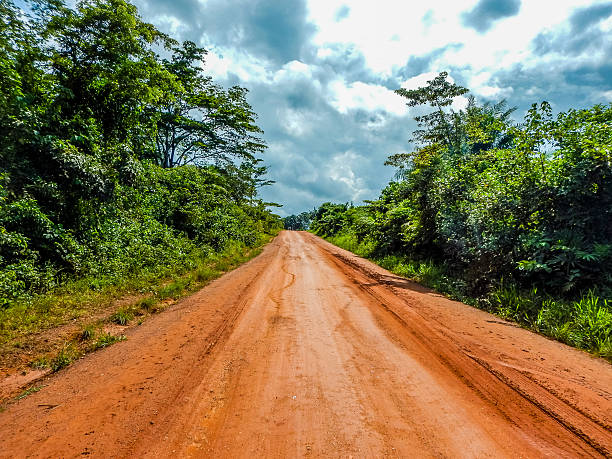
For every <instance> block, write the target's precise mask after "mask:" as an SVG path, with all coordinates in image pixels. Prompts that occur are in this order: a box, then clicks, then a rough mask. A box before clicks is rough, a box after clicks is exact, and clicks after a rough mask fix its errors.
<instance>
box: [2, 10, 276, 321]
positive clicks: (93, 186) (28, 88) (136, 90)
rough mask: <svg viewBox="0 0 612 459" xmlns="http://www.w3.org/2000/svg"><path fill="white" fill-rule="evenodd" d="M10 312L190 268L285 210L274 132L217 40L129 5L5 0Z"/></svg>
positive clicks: (251, 235) (254, 236) (268, 228)
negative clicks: (265, 196) (219, 53)
mask: <svg viewBox="0 0 612 459" xmlns="http://www.w3.org/2000/svg"><path fill="white" fill-rule="evenodd" d="M0 16H2V21H0V126H1V127H2V129H0V158H1V163H2V169H1V170H0V310H1V309H3V308H4V310H5V311H4V312H3V313H2V315H3V317H7V314H8V315H10V311H11V308H13V307H15V305H16V304H20V307H21V308H22V307H23V304H24V302H25V303H27V302H28V301H30V299H31V298H33V297H35V296H37V295H38V296H39V295H40V294H43V293H45V292H52V291H54V290H56V289H58V288H60V287H62V286H64V287H65V285H66V284H67V283H70V282H76V281H78V282H80V283H81V284H83V283H85V284H86V286H87V288H90V289H102V288H104V287H105V286H108V285H118V284H121V283H123V282H126V279H133V278H136V277H143V276H144V277H146V278H147V279H155V278H161V277H163V276H168V275H170V274H171V273H172V272H179V273H180V272H184V271H185V270H186V269H189V268H193V267H196V266H198V264H199V262H200V261H201V260H202V259H204V258H206V257H209V256H211V255H213V254H215V253H218V252H221V251H223V250H224V249H226V248H227V247H229V246H232V247H236V246H237V245H238V246H254V245H257V244H258V243H259V242H260V241H261V240H262V237H264V235H265V233H270V232H274V231H275V230H276V229H277V228H278V227H279V226H280V221H279V220H278V219H277V217H275V216H274V215H272V214H271V213H270V212H269V211H268V210H266V205H265V203H263V202H262V201H261V200H260V199H258V198H257V189H258V187H260V186H261V185H265V184H267V183H269V182H267V181H265V180H264V179H263V175H264V174H265V172H266V168H265V167H263V166H261V165H260V161H261V159H260V158H259V156H260V154H261V153H262V152H263V151H264V149H265V143H264V142H263V141H262V139H261V138H260V134H261V130H260V129H259V128H258V127H257V125H256V124H255V121H256V115H255V113H254V112H253V111H252V109H251V107H250V106H249V104H248V103H247V101H246V90H245V89H243V88H241V87H232V88H229V89H224V88H222V87H220V86H218V85H217V84H215V83H214V82H213V81H212V80H211V78H210V77H207V76H206V75H205V74H204V70H203V67H204V59H205V55H206V51H205V50H204V49H202V48H199V47H197V46H196V45H195V44H194V43H191V42H185V43H182V44H181V43H178V42H176V41H175V40H173V39H172V38H170V37H168V36H167V35H164V34H163V33H161V32H160V31H158V30H156V29H155V27H153V26H152V25H151V24H147V23H145V22H143V21H142V20H141V19H140V17H139V15H138V12H137V10H136V8H135V7H134V6H133V5H131V4H130V3H128V2H126V1H124V0H84V1H81V2H79V3H78V4H77V6H76V8H75V9H71V8H69V7H67V6H65V4H64V3H63V2H62V1H61V0H40V1H36V2H32V3H30V4H29V9H28V12H25V11H24V10H22V9H20V8H18V7H16V6H15V5H14V4H13V3H12V2H11V1H10V0H0Z"/></svg>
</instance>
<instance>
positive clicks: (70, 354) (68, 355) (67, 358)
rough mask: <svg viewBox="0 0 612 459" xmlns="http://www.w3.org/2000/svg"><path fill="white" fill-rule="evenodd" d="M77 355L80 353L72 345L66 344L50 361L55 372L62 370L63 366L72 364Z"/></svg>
mask: <svg viewBox="0 0 612 459" xmlns="http://www.w3.org/2000/svg"><path fill="white" fill-rule="evenodd" d="M77 357H78V355H77V353H76V351H75V350H74V348H73V347H72V346H70V345H64V347H62V349H60V351H59V352H58V354H57V355H56V356H55V358H53V359H52V360H51V362H50V363H49V366H50V367H51V371H53V372H54V373H55V372H57V371H60V370H61V369H62V368H65V367H67V366H68V365H70V364H71V363H72V362H73V361H74V360H75V359H76V358H77Z"/></svg>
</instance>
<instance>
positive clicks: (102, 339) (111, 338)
mask: <svg viewBox="0 0 612 459" xmlns="http://www.w3.org/2000/svg"><path fill="white" fill-rule="evenodd" d="M126 339H127V338H126V337H125V335H112V334H110V333H102V334H100V335H99V336H98V339H96V341H95V342H94V343H93V346H92V347H91V350H92V351H96V350H98V349H104V348H105V347H108V346H110V345H111V344H115V343H118V342H119V341H125V340H126Z"/></svg>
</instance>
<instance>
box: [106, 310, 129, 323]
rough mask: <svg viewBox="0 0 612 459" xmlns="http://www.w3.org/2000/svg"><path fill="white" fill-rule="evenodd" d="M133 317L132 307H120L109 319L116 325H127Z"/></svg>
mask: <svg viewBox="0 0 612 459" xmlns="http://www.w3.org/2000/svg"><path fill="white" fill-rule="evenodd" d="M133 318H134V311H133V310H132V308H121V309H118V310H117V311H115V313H114V314H113V315H111V316H110V321H111V322H113V323H116V324H117V325H127V324H128V323H129V322H130V320H132V319H133Z"/></svg>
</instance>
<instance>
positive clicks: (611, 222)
mask: <svg viewBox="0 0 612 459" xmlns="http://www.w3.org/2000/svg"><path fill="white" fill-rule="evenodd" d="M396 92H397V93H398V94H399V95H400V96H402V97H405V98H406V99H407V100H408V102H407V103H408V105H409V106H420V105H427V106H429V107H430V108H431V109H433V110H431V112H430V113H429V114H425V115H422V116H419V117H417V118H416V121H417V123H418V125H419V130H417V131H416V132H415V134H414V142H415V144H416V148H415V150H414V151H412V152H410V153H400V154H395V155H392V156H390V157H389V159H388V161H387V164H389V165H392V166H395V167H396V168H397V176H396V180H395V181H393V182H391V183H390V184H389V185H388V186H387V187H386V188H385V189H384V190H382V193H381V195H380V197H379V198H378V199H377V200H376V201H372V202H368V203H367V204H366V205H364V206H359V207H353V206H350V205H345V204H331V203H326V204H323V205H322V206H321V207H320V208H319V209H318V210H317V211H316V213H315V215H314V219H313V222H312V225H311V230H312V231H314V232H316V233H317V234H320V235H323V236H326V237H328V238H331V240H332V241H333V242H336V243H338V244H339V245H342V246H344V247H345V248H349V249H350V250H353V251H355V252H357V253H359V254H360V255H364V256H367V257H371V258H373V259H375V260H377V261H378V262H380V263H381V264H382V265H383V266H384V267H386V268H389V269H392V270H394V271H396V272H398V273H399V274H403V275H407V276H408V277H412V278H416V279H417V280H420V281H422V282H424V283H427V284H429V285H430V286H433V287H435V288H437V289H440V290H442V291H445V292H446V293H449V294H450V295H452V296H454V297H456V298H460V299H462V300H464V301H467V302H470V303H472V304H477V305H479V306H481V307H484V308H486V309H488V310H491V311H495V312H497V313H500V314H502V315H503V316H504V317H507V318H511V319H513V320H516V321H519V322H521V323H524V324H526V325H528V326H531V327H533V328H535V329H537V330H539V331H541V332H543V333H546V334H548V335H551V336H553V337H555V338H558V339H560V340H562V341H565V342H568V343H571V344H573V345H575V346H578V347H581V348H585V349H590V350H594V351H596V352H598V353H600V354H602V355H605V356H608V357H612V309H611V306H612V302H611V301H610V298H611V297H612V295H611V293H612V271H611V270H610V266H611V265H612V105H607V106H605V105H596V106H594V107H592V108H589V109H582V110H569V111H568V112H566V113H560V114H558V115H557V116H556V117H555V116H553V115H552V113H551V107H550V105H549V104H547V103H546V102H544V103H542V104H540V105H533V106H532V108H531V109H530V110H529V111H528V112H527V114H526V116H525V119H524V121H523V122H522V123H520V124H516V123H514V122H513V121H512V120H511V118H510V115H511V113H512V111H513V110H512V109H508V108H507V106H506V103H505V102H500V103H497V104H490V103H485V104H479V103H477V102H476V100H475V99H474V98H472V97H469V104H468V106H467V108H466V109H464V110H459V111H455V110H452V109H449V106H450V104H451V103H452V101H453V99H454V98H455V97H457V96H460V95H463V94H466V93H467V90H466V89H465V88H462V87H460V86H457V85H455V84H453V83H450V82H449V81H448V80H447V75H446V74H445V73H442V74H440V75H439V76H438V77H436V78H435V79H433V80H431V81H429V82H428V85H427V86H426V87H422V88H419V89H416V90H406V89H399V90H398V91H396Z"/></svg>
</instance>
